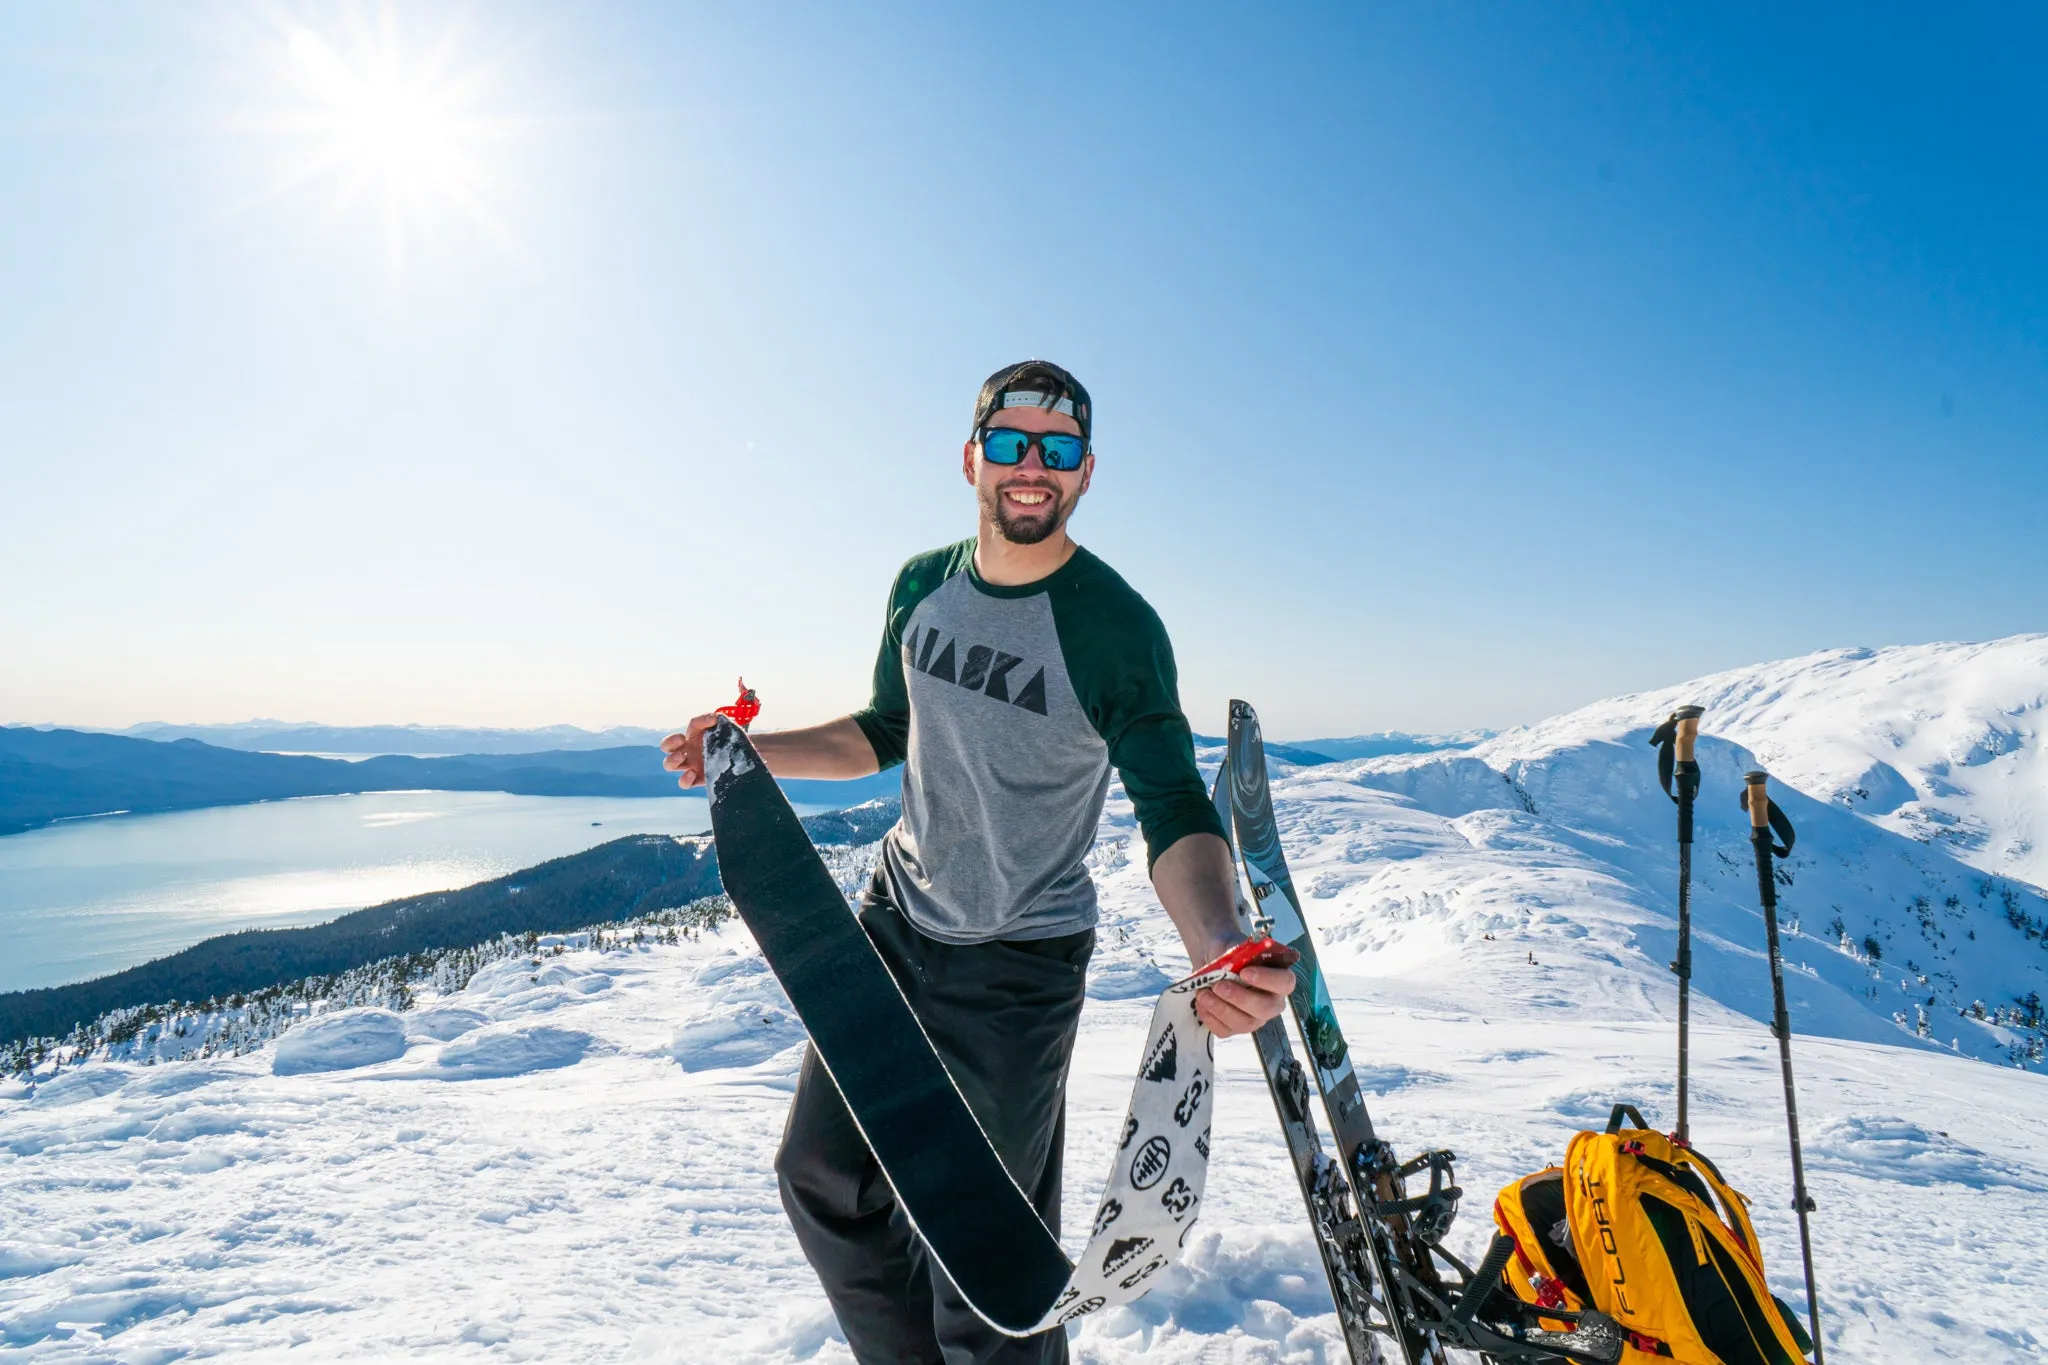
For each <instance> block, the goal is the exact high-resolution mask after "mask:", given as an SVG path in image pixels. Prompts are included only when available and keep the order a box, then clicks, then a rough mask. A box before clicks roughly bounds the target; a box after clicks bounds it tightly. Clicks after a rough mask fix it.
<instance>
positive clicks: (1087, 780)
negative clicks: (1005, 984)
mask: <svg viewBox="0 0 2048 1365" xmlns="http://www.w3.org/2000/svg"><path fill="white" fill-rule="evenodd" d="M974 544H975V543H974V542H973V541H972V540H966V541H962V542H961V543H959V544H957V545H949V546H947V547H946V548H944V549H940V550H934V551H932V552H930V553H929V554H922V555H919V556H917V557H916V558H914V559H912V560H911V561H910V562H909V563H907V564H905V565H904V566H903V569H902V571H901V572H900V573H898V574H897V575H896V582H895V585H894V586H893V587H892V588H891V589H890V593H889V614H888V622H887V625H886V627H885V629H884V631H883V635H882V647H881V652H880V654H879V655H878V656H877V658H876V660H875V678H874V696H873V698H872V700H871V701H870V702H869V705H868V706H867V708H866V709H865V710H862V711H859V712H856V713H855V714H854V720H855V722H856V723H857V724H859V726H860V728H861V732H862V733H863V734H865V735H866V736H867V739H868V743H869V744H871V745H872V746H873V747H874V750H875V757H876V758H877V759H878V760H879V761H880V762H881V765H882V766H883V767H884V768H886V767H888V766H890V765H891V764H894V763H898V762H901V763H902V764H903V765H904V773H903V818H902V819H901V820H900V821H899V822H898V823H897V825H896V826H895V828H893V829H891V830H890V831H889V833H888V835H887V836H885V837H884V839H883V841H882V866H881V871H882V874H883V875H884V876H885V877H886V878H887V879H888V882H889V887H890V890H891V892H892V894H893V896H894V899H895V901H896V904H897V905H898V906H899V907H900V908H901V909H902V910H903V912H904V913H905V914H906V915H907V916H908V917H909V918H910V920H911V922H912V923H913V924H915V925H916V926H917V927H918V929H919V930H921V931H922V932H924V933H925V934H927V935H929V936H930V937H932V938H936V939H939V940H941V941H943V942H947V943H979V942H985V941H987V940H990V939H1034V938H1051V937H1054V936H1056V935H1060V934H1070V933H1076V932H1078V931H1080V930H1083V929H1088V928H1091V927H1093V925H1094V923H1095V883H1094V882H1093V880H1091V879H1090V877H1089V875H1088V868H1087V866H1086V863H1085V861H1084V860H1085V859H1086V857H1087V854H1088V850H1089V848H1090V847H1091V846H1092V845H1093V843H1094V839H1095V828H1096V824H1097V822H1098V821H1099V820H1100V819H1101V817H1102V805H1103V799H1104V797H1105V796H1106V794H1107V793H1108V790H1109V780H1110V769H1111V768H1112V767H1114V768H1115V769H1116V770H1117V772H1118V773H1119V774H1121V776H1122V778H1123V782H1124V790H1125V791H1126V792H1127V793H1128V794H1129V795H1130V798H1131V803H1132V805H1133V806H1135V807H1136V809H1137V815H1138V825H1139V828H1140V829H1141V830H1142V831H1143V834H1144V838H1145V847H1146V850H1147V855H1148V857H1147V865H1148V866H1149V865H1150V864H1151V863H1152V862H1156V861H1157V860H1158V858H1159V855H1160V854H1161V853H1164V852H1165V851H1166V850H1167V849H1168V848H1170V847H1171V846H1172V845H1173V844H1174V843H1175V842H1176V841H1178V840H1179V839H1181V838H1183V837H1185V836H1187V835H1189V834H1197V833H1205V834H1216V835H1221V834H1222V833H1223V828H1222V824H1221V822H1220V821H1219V820H1218V818H1217V815H1216V808H1215V806H1214V805H1213V804H1211V802H1210V800H1209V795H1208V792H1207V791H1206V790H1204V788H1203V785H1202V779H1201V774H1200V773H1199V772H1198V771H1197V770H1196V768H1195V755H1194V745H1193V742H1192V740H1191V739H1190V738H1189V734H1188V723H1187V718H1186V717H1185V716H1184V715H1182V713H1181V709H1180V699H1179V685H1178V680H1177V677H1176V674H1175V671H1174V664H1173V648H1172V645H1171V644H1170V643H1169V641H1168V640H1167V638H1166V628H1165V626H1164V625H1163V624H1161V622H1160V620H1159V616H1158V614H1157V613H1156V612H1154V611H1153V610H1152V608H1151V606H1150V604H1148V603H1147V602H1146V601H1145V599H1144V598H1142V597H1140V596H1139V595H1138V594H1137V592H1136V591H1135V590H1133V589H1132V588H1131V586H1130V585H1129V584H1128V583H1126V582H1124V580H1123V579H1122V578H1121V577H1120V576H1119V575H1118V574H1117V573H1116V571H1115V570H1113V569H1111V568H1110V567H1109V566H1108V565H1107V564H1104V563H1103V562H1102V561H1101V560H1100V559H1097V558H1096V557H1095V556H1094V555H1092V554H1090V553H1089V552H1088V551H1087V550H1084V549H1080V548H1078V547H1077V548H1076V549H1075V551H1074V553H1073V555H1072V557H1071V558H1069V559H1068V560H1067V562H1066V563H1065V564H1064V565H1062V566H1061V567H1060V568H1059V569H1057V570H1056V571H1054V572H1053V573H1052V574H1050V575H1048V576H1047V577H1045V578H1042V579H1040V580H1039V581H1037V582H1036V583H1026V584H1021V585H1018V586H1014V587H1005V586H999V585H997V584H993V583H989V582H987V581H985V580H984V579H983V578H982V577H981V575H980V574H979V573H978V572H977V571H976V570H975V567H974Z"/></svg>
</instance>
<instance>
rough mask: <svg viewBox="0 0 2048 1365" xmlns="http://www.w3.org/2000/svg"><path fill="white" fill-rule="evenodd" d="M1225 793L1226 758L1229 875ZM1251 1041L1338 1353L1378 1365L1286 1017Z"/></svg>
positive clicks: (1354, 1256)
mask: <svg viewBox="0 0 2048 1365" xmlns="http://www.w3.org/2000/svg"><path fill="white" fill-rule="evenodd" d="M1230 790H1231V788H1230V760H1229V758H1228V757H1226V758H1225V759H1224V760H1223V763H1222V766H1221V767H1219V768H1218V769H1217V771H1216V785H1215V787H1214V788H1213V789H1212V790H1211V792H1210V798H1211V799H1212V800H1214V801H1215V803H1216V813H1217V814H1218V815H1219V816H1221V817H1222V819H1223V828H1224V831H1225V833H1224V841H1225V842H1226V843H1228V844H1229V845H1230V849H1231V862H1232V867H1233V872H1235V871H1236V867H1237V840H1236V839H1235V838H1233V837H1231V834H1230V829H1231V823H1232V822H1231V811H1230ZM1232 890H1233V891H1234V892H1235V894H1236V897H1237V919H1238V927H1239V928H1241V929H1243V930H1244V932H1245V933H1247V934H1250V935H1253V936H1259V937H1263V936H1267V935H1270V933H1271V930H1272V926H1271V924H1270V923H1269V922H1268V921H1266V920H1265V919H1264V918H1263V917H1262V916H1260V915H1259V914H1258V913H1257V912H1256V911H1255V910H1253V908H1252V906H1251V904H1250V903H1249V902H1248V901H1247V900H1246V899H1245V895H1244V882H1243V880H1242V879H1241V878H1234V880H1233V887H1232ZM1252 1044H1253V1046H1254V1047H1255V1048H1256V1050H1257V1051H1258V1054H1259V1066H1260V1067H1261V1068H1262V1069H1263V1070H1264V1071H1265V1073H1266V1088H1267V1089H1268V1090H1269V1091H1271V1092H1272V1096H1273V1109H1274V1112H1275V1113H1276V1114H1277V1115H1278V1117H1279V1119H1280V1133H1281V1136H1282V1138H1284V1139H1285V1141H1286V1143H1287V1156H1288V1160H1289V1162H1290V1163H1291V1164H1292V1165H1293V1167H1294V1178H1295V1181H1296V1183H1297V1184H1299V1185H1300V1187H1301V1199H1302V1204H1303V1205H1304V1207H1305V1208H1306V1209H1307V1211H1308V1223H1309V1230H1310V1231H1311V1232H1312V1233H1313V1234H1314V1235H1315V1239H1316V1250H1317V1253H1318V1255H1319V1256H1320V1258H1321V1260H1322V1263H1323V1276H1324V1278H1325V1279H1326V1280H1327V1281H1328V1282H1329V1286H1330V1301H1331V1303H1332V1304H1334V1305H1335V1306H1336V1309H1337V1324H1338V1328H1339V1330H1340V1331H1342V1332H1343V1334H1344V1345H1345V1349H1346V1350H1347V1351H1348V1352H1349V1353H1350V1356H1351V1360H1352V1362H1353V1365H1381V1362H1382V1361H1383V1360H1384V1359H1385V1357H1384V1356H1383V1355H1382V1354H1381V1352H1380V1349H1379V1345H1378V1343H1377V1341H1376V1340H1375V1339H1374V1337H1373V1335H1372V1321H1373V1313H1374V1311H1375V1309H1376V1308H1377V1309H1378V1311H1379V1312H1380V1315H1381V1317H1382V1318H1385V1317H1386V1312H1385V1310H1384V1307H1382V1306H1380V1305H1376V1304H1375V1302H1374V1300H1373V1294H1372V1291H1373V1284H1374V1281H1373V1278H1372V1276H1373V1270H1372V1263H1371V1253H1370V1249H1369V1247H1368V1246H1367V1242H1366V1233H1365V1226H1364V1224H1363V1223H1361V1222H1360V1221H1359V1220H1358V1219H1357V1218H1356V1217H1354V1216H1353V1215H1352V1214H1351V1212H1350V1209H1349V1207H1347V1205H1346V1198H1345V1192H1344V1176H1343V1172H1342V1170H1341V1169H1340V1168H1339V1167H1338V1164H1337V1163H1336V1162H1335V1161H1332V1160H1331V1159H1330V1158H1329V1157H1328V1156H1327V1155H1326V1154H1325V1153H1324V1152H1323V1143H1322V1139H1321V1137H1319V1136H1318V1135H1317V1132H1316V1120H1315V1114H1314V1111H1313V1110H1312V1109H1311V1108H1310V1105H1309V1085H1308V1075H1307V1073H1306V1072H1305V1071H1303V1069H1302V1066H1301V1063H1300V1062H1299V1061H1297V1060H1296V1059H1295V1055H1294V1047H1293V1045H1292V1044H1291V1043H1289V1042H1288V1041H1287V1024H1286V1021H1285V1019H1284V1018H1281V1019H1269V1020H1267V1021H1266V1022H1265V1023H1264V1024H1261V1025H1260V1026H1259V1027H1258V1028H1257V1029H1256V1030H1255V1031H1254V1032H1253V1033H1252Z"/></svg>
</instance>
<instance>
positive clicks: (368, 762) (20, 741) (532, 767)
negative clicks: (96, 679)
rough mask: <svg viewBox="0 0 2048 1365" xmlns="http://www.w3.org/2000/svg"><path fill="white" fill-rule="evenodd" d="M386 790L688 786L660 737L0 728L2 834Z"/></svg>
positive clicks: (889, 777) (872, 784)
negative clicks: (327, 742) (333, 747)
mask: <svg viewBox="0 0 2048 1365" xmlns="http://www.w3.org/2000/svg"><path fill="white" fill-rule="evenodd" d="M901 780H902V779H901V774H899V773H897V772H895V771H893V770H892V771H889V772H882V773H877V774H875V775H874V776H872V777H866V778H860V779H857V780H855V781H851V782H809V781H791V782H785V783H783V790H784V791H785V792H787V793H788V794H789V797H790V799H791V800H792V801H796V802H798V803H800V804H805V805H821V806H849V805H858V804H860V803H861V802H863V801H867V800H872V799H874V798H876V797H881V796H894V795H896V794H897V793H898V791H899V790H900V788H901ZM375 791H499V792H510V793H513V794H515V795H519V796H681V795H683V794H684V793H683V792H682V791H681V790H680V789H678V788H677V786H676V782H675V777H674V776H673V775H672V774H670V773H667V772H664V771H663V770H662V767H661V756H660V755H659V754H658V753H657V752H656V751H655V750H654V749H653V748H652V747H651V746H634V747H630V748H614V749H594V750H557V751H552V752H548V753H537V754H466V755H459V756H457V757H453V758H407V757H400V756H395V755H394V756H386V757H382V758H371V759H365V760H363V761H361V762H354V763H351V762H344V761H341V760H338V759H327V758H308V757H298V756H290V755H284V754H270V753H250V752H246V751H243V750H239V749H228V748H222V747H220V746H217V745H212V744H204V743H201V742H200V741H198V740H195V739H179V740H172V741H169V742H159V741H155V740H147V739H131V738H126V737H123V736H120V735H106V734H90V733H86V732H83V731H78V730H31V729H26V728H21V727H0V834H14V833H18V832H20V831H22V830H26V829H33V828H35V827H37V826H38V825H47V824H50V823H52V822H54V821H58V820H65V819H76V818H78V817H81V816H89V815H105V814H111V813H114V812H129V813H134V814H142V813H145V812H153V811H170V810H191V809H196V808H198V807H203V806H229V805H240V804H243V803H245V802H250V801H275V800H281V799H284V798H286V797H294V796H338V795H343V794H348V793H354V792H375Z"/></svg>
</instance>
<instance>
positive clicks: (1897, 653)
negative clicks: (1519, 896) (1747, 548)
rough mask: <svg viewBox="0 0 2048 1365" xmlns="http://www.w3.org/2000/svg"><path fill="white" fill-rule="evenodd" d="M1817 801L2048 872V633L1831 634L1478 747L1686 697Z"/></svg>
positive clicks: (1632, 718) (1974, 858) (1626, 727)
mask: <svg viewBox="0 0 2048 1365" xmlns="http://www.w3.org/2000/svg"><path fill="white" fill-rule="evenodd" d="M1687 704H1692V705H1698V706H1703V707H1705V708H1706V715H1705V717H1703V718H1702V720H1701V722H1700V729H1701V733H1703V734H1707V735H1713V736H1718V737H1719V738H1721V739H1725V740H1728V741H1731V742H1733V743H1735V744H1739V745H1741V746H1743V747H1744V748H1745V749H1747V750H1749V751H1750V752H1751V753H1752V754H1754V755H1755V756H1756V758H1757V759H1758V760H1759V761H1760V762H1761V763H1762V765H1763V766H1764V767H1765V768H1766V769H1768V770H1769V771H1770V773H1771V775H1772V776H1773V777H1775V778H1776V779H1777V780H1779V781H1780V782H1783V783H1787V784H1789V785H1791V786H1794V787H1797V788H1799V789H1800V790H1801V791H1803V792H1805V793H1806V794H1807V795H1809V796H1811V797H1813V798H1814V799H1815V800H1818V801H1825V802H1829V803H1832V804H1836V805H1840V806H1842V807H1843V808H1844V809H1847V810H1852V811H1854V812H1856V813H1857V814H1859V815H1861V816H1864V817H1865V818H1867V819H1870V820H1872V821H1873V822H1875V823H1877V824H1879V825H1880V826H1882V827H1883V828H1886V829H1889V830H1892V831H1893V832H1895V833H1898V834H1903V835H1905V836H1907V837H1908V838H1912V839H1916V840H1918V841H1920V842H1922V843H1931V844H1939V845H1940V846H1942V847H1943V848H1945V849H1946V850H1947V851H1948V852H1950V853H1951V854H1953V855H1954V856H1955V857H1956V858H1957V859H1959V860H1960V861H1962V862H1965V863H1968V864H1970V865H1971V866H1972V867H1977V868H1981V869H1982V870H1984V871H1986V872H1994V873H1998V874H2000V875H2003V876H2009V877H2016V878H2019V879H2020V880H2022V881H2028V882H2032V883H2033V884H2034V885H2035V886H2044V885H2048V737H2044V734H2043V728H2044V727H2043V719H2042V717H2043V708H2044V707H2048V635H2015V636H2011V637H2009V638H2007V639H2003V640H1993V641H1990V642H1988V643H1982V644H1929V645H1900V646H1894V647H1892V648H1888V649H1831V650H1824V651H1822V652H1820V653H1818V654H1809V655H1805V656H1804V657H1801V658H1797V659H1783V660H1779V661H1777V662H1775V663H1766V664H1755V665H1752V666H1750V667H1747V668H1737V669H1731V670H1729V671H1727V672H1725V673H1716V674H1712V675H1710V676H1708V677H1704V678H1699V679H1696V680H1694V681H1692V682H1689V683H1683V684H1680V685H1679V686H1677V687H1667V688H1660V689H1658V690H1656V691H1653V692H1641V693H1636V694H1634V695H1631V696H1625V697H1615V698H1611V699H1609V700H1607V701H1602V702H1596V703H1594V704H1593V705H1591V706H1588V707H1585V708H1583V709H1581V710H1578V711H1573V712H1571V713H1569V714H1567V715H1562V716H1557V717H1555V718H1553V719H1551V720H1547V721H1544V722H1542V723H1540V724H1538V725H1534V726H1530V727H1527V728H1525V729H1521V730H1515V731H1510V732H1508V733H1507V734H1504V735H1501V736H1499V737H1497V738H1495V739H1493V740H1491V741H1489V742H1487V743H1485V744H1482V745H1480V746H1479V747H1478V748H1476V749H1474V750H1472V752H1473V753H1474V755H1475V756H1477V757H1479V758H1482V759H1483V760H1485V761H1486V762H1487V763H1489V764H1492V765H1493V766H1495V767H1499V768H1503V769H1505V768H1506V767H1507V766H1508V765H1509V764H1511V763H1513V762H1514V761H1516V760H1517V759H1520V758H1524V757H1534V756H1536V755H1539V754H1542V753H1545V752H1551V751H1554V750H1556V749H1558V748H1560V747H1563V746H1565V745H1568V744H1571V743H1574V742H1583V741H1586V740H1590V739H1594V738H1618V737H1619V736H1621V735H1623V734H1626V733H1630V732H1632V731H1633V730H1634V729H1635V728H1637V727H1640V726H1641V725H1643V724H1644V723H1645V722H1646V721H1649V720H1652V719H1654V718H1657V717H1661V716H1663V715H1667V714H1669V713H1670V712H1671V711H1672V710H1673V709H1675V708H1676V707H1679V706H1683V705H1687Z"/></svg>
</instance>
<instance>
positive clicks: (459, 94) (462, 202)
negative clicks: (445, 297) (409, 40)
mask: <svg viewBox="0 0 2048 1365" xmlns="http://www.w3.org/2000/svg"><path fill="white" fill-rule="evenodd" d="M388 14H389V12H388V11H387V18H388ZM350 36H351V38H352V41H346V42H341V43H337V42H336V41H334V40H332V39H330V38H329V37H327V36H324V35H322V34H319V33H316V32H314V31H312V30H310V29H299V30H297V31H294V32H292V33H291V34H290V35H289V37H288V38H287V40H286V43H285V49H286V56H287V60H288V64H289V69H290V72H291V79H292V84H293V87H294V90H295V93H296V94H297V96H298V97H299V99H298V103H299V106H300V108H299V113H298V116H297V117H295V118H293V119H292V120H291V124H292V131H293V132H294V133H295V134H297V135H298V136H297V137H295V138H294V141H295V142H297V143H299V144H300V155H302V156H303V158H304V160H303V162H302V163H301V165H300V166H299V167H298V169H297V171H296V173H295V175H294V179H295V180H298V181H300V182H302V183H306V184H313V185H319V186H324V187H327V188H329V189H331V190H332V192H333V203H334V207H335V209H336V211H337V212H342V211H346V210H350V209H354V208H357V207H359V206H363V205H366V204H367V205H369V206H372V207H374V209H375V211H376V213H377V216H378V218H379V219H380V221H381V225H382V229H383V235H384V239H385V245H386V248H387V250H388V252H389V254H390V256H391V258H392V261H393V263H394V264H395V265H401V266H402V265H403V263H404V261H405V259H406V256H407V254H408V251H409V250H410V248H411V247H412V245H413V244H414V243H415V242H416V241H417V240H418V239H420V238H421V237H422V236H424V235H425V234H427V233H429V232H432V231H435V230H437V229H439V228H441V227H442V226H443V225H445V224H446V223H448V222H451V221H465V220H466V221H467V222H469V223H471V224H473V225H476V226H479V227H481V228H483V229H484V230H485V231H486V232H488V233H489V234H490V235H493V236H495V237H498V238H500V239H502V238H503V237H504V229H503V224H502V223H501V222H500V221H499V219H498V217H497V215H496V214H495V213H494V212H493V211H492V209H491V203H492V198H493V190H494V188H495V186H494V183H493V177H492V175H491V172H490V161H489V157H488V155H487V153H488V152H489V150H490V147H491V144H492V142H493V140H494V135H495V133H496V132H497V131H498V127H499V125H498V124H497V122H496V121H495V120H492V119H489V118H487V117H485V116H484V115H483V114H482V113H481V111H480V103H481V101H480V92H481V90H482V87H483V84H484V83H483V81H482V80H481V77H480V75H479V73H477V72H474V71H471V72H464V71H462V70H460V69H459V68H457V67H456V65H455V64H454V62H453V61H452V60H451V56H450V52H451V48H452V47H453V44H452V43H449V42H447V41H443V42H441V43H439V44H435V45H432V46H430V47H428V48H427V50H426V51H424V52H415V51H408V50H407V49H406V47H405V46H404V44H403V43H402V42H401V39H400V34H399V32H398V31H397V29H396V26H395V25H394V24H393V23H390V22H386V23H384V24H380V25H376V26H374V27H371V26H365V27H360V28H357V29H356V30H355V31H354V33H353V34H352V35H350Z"/></svg>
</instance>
